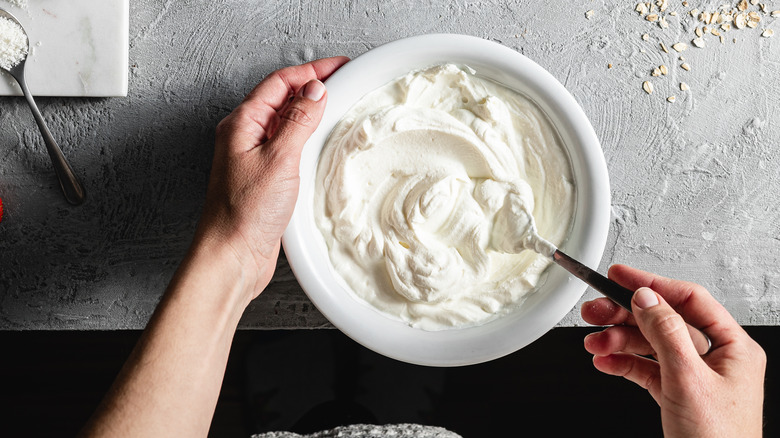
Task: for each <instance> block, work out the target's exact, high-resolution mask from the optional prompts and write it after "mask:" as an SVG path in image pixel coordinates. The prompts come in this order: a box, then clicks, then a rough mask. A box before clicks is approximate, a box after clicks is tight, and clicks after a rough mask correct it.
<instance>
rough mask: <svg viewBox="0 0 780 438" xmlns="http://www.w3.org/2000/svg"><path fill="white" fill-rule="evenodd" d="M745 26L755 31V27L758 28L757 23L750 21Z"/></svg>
mask: <svg viewBox="0 0 780 438" xmlns="http://www.w3.org/2000/svg"><path fill="white" fill-rule="evenodd" d="M747 25H748V27H749V28H751V29H755V28H756V27H758V21H753V20H750V21H748V22H747Z"/></svg>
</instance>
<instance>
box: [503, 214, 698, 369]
mask: <svg viewBox="0 0 780 438" xmlns="http://www.w3.org/2000/svg"><path fill="white" fill-rule="evenodd" d="M513 212H514V213H515V214H518V215H522V216H524V218H523V219H524V220H525V221H524V222H523V221H520V222H519V224H521V225H520V228H522V230H521V235H522V236H523V238H521V239H520V244H521V246H522V247H523V248H525V249H530V250H532V251H535V252H536V253H538V254H541V255H543V256H545V257H550V258H552V259H553V261H554V262H555V263H557V264H558V266H561V267H562V268H563V269H566V270H567V271H569V273H571V274H572V275H574V276H575V277H577V278H579V279H580V280H582V281H584V282H585V283H587V284H588V285H589V286H590V287H592V288H593V289H596V290H597V291H599V292H601V293H602V294H603V295H605V296H606V297H607V298H609V299H611V300H612V301H614V302H615V303H617V304H618V305H619V306H620V307H622V308H624V309H626V310H628V311H629V312H631V298H632V297H633V296H634V291H632V290H630V289H626V288H625V287H623V286H621V285H619V284H617V283H615V282H614V281H612V280H610V279H609V278H607V277H605V276H603V275H601V274H599V273H598V272H596V271H594V270H593V269H590V268H589V267H587V266H585V265H583V264H582V263H581V262H579V261H577V260H575V259H573V258H571V257H569V256H568V255H566V254H564V253H563V252H561V250H559V249H558V248H556V247H555V245H553V244H552V243H550V242H548V241H547V240H545V239H544V238H542V237H541V236H539V234H537V232H536V224H535V221H534V218H533V216H532V215H531V213H530V212H528V211H527V210H526V209H524V208H520V209H516V210H513ZM686 325H687V327H688V333H689V334H690V336H691V340H692V341H693V345H694V346H695V347H696V351H697V352H698V353H699V354H700V355H705V354H707V353H708V352H709V351H710V348H712V341H711V340H710V338H709V337H708V336H707V335H705V334H704V333H703V332H702V331H701V330H699V329H697V328H696V327H694V326H692V325H690V324H688V323H686Z"/></svg>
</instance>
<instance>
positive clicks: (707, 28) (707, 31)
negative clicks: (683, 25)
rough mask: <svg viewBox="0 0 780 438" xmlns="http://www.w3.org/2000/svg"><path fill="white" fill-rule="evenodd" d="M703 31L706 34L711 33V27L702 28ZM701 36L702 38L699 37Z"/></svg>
mask: <svg viewBox="0 0 780 438" xmlns="http://www.w3.org/2000/svg"><path fill="white" fill-rule="evenodd" d="M701 31H702V32H704V33H710V27H709V26H704V27H702V28H701ZM699 36H701V35H699Z"/></svg>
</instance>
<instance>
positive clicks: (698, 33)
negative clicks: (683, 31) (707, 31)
mask: <svg viewBox="0 0 780 438" xmlns="http://www.w3.org/2000/svg"><path fill="white" fill-rule="evenodd" d="M693 33H695V34H696V36H697V37H701V36H702V31H701V28H700V27H697V28H696V30H694V31H693Z"/></svg>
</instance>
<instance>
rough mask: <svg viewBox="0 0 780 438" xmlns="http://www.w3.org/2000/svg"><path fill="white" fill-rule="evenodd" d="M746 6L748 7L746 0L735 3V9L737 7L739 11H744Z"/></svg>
mask: <svg viewBox="0 0 780 438" xmlns="http://www.w3.org/2000/svg"><path fill="white" fill-rule="evenodd" d="M747 8H748V4H747V0H742V1H741V2H739V4H738V5H737V9H739V10H740V11H744V10H745V9H747Z"/></svg>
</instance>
